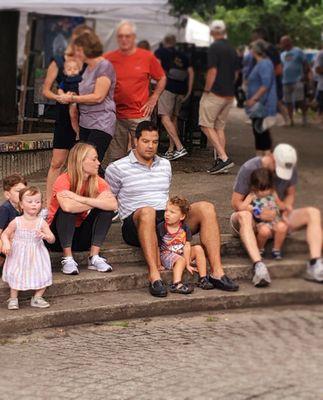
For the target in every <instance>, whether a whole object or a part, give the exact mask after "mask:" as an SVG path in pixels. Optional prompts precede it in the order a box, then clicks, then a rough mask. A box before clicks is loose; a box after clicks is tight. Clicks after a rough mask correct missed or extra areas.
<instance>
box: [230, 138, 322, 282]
mask: <svg viewBox="0 0 323 400" xmlns="http://www.w3.org/2000/svg"><path fill="white" fill-rule="evenodd" d="M296 162H297V154H296V150H295V149H294V148H293V147H292V146H290V145H288V144H279V145H278V146H276V148H275V150H274V152H273V153H272V154H270V155H266V156H264V157H255V158H252V159H251V160H248V161H247V162H245V163H244V164H243V165H242V166H241V168H240V170H239V172H238V175H237V177H236V181H235V183H234V187H233V194H232V200H231V202H232V207H233V209H234V210H235V212H234V213H233V214H232V215H231V218H230V223H231V227H232V229H233V231H234V233H235V234H237V235H239V236H240V237H241V240H242V242H243V244H244V246H245V247H246V250H247V252H248V254H249V256H250V258H251V260H252V262H253V265H254V270H255V274H254V277H253V283H254V284H255V286H267V285H268V284H269V283H270V276H269V273H268V271H267V268H266V265H265V264H264V262H263V261H262V258H261V255H260V252H259V249H258V245H257V239H256V235H255V230H254V229H255V224H254V220H253V216H252V212H251V210H250V209H249V207H250V206H245V205H244V204H243V201H244V199H245V198H246V196H247V195H248V194H249V193H250V191H251V190H250V176H251V174H252V172H253V171H255V170H256V169H259V168H267V169H269V170H271V171H273V172H275V179H274V183H275V189H276V192H277V194H278V196H279V198H280V199H281V200H282V201H283V202H284V204H285V210H284V211H283V214H284V217H285V219H286V221H287V222H288V227H289V231H295V230H298V229H302V228H306V229H307V235H306V237H307V243H308V246H309V252H310V260H309V262H308V264H307V277H308V279H311V280H314V281H318V282H323V262H322V259H321V253H322V248H321V247H322V229H321V213H320V211H319V210H318V209H316V208H314V207H305V208H299V209H294V202H295V193H296V183H297V170H296ZM261 219H262V220H264V221H268V222H270V221H272V220H273V219H274V213H273V211H271V210H263V211H262V213H261Z"/></svg>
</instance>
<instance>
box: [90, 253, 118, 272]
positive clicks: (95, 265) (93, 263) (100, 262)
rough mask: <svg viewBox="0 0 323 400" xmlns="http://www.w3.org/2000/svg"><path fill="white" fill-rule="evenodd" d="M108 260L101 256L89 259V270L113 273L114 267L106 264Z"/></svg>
mask: <svg viewBox="0 0 323 400" xmlns="http://www.w3.org/2000/svg"><path fill="white" fill-rule="evenodd" d="M106 261H107V260H106V259H105V258H103V257H100V256H99V255H95V256H92V257H89V258H88V269H91V270H94V271H98V272H111V271H112V269H113V268H112V267H111V265H110V264H108V263H107V262H106Z"/></svg>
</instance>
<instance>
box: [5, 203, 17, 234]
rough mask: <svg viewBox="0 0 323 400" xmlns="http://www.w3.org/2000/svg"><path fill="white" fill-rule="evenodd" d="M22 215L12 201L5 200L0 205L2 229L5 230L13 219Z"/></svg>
mask: <svg viewBox="0 0 323 400" xmlns="http://www.w3.org/2000/svg"><path fill="white" fill-rule="evenodd" d="M19 215H20V213H19V211H18V210H16V209H15V207H14V206H13V205H12V204H11V203H10V201H9V200H7V201H5V202H4V203H3V204H2V205H1V206H0V229H2V230H5V229H6V227H7V226H8V225H9V224H10V222H11V221H12V220H14V219H15V218H16V217H18V216H19Z"/></svg>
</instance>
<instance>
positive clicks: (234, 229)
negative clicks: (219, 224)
mask: <svg viewBox="0 0 323 400" xmlns="http://www.w3.org/2000/svg"><path fill="white" fill-rule="evenodd" d="M287 222H288V221H287ZM261 223H265V222H261ZM257 225H259V224H256V221H255V220H253V221H252V226H253V230H254V232H255V233H256V232H257ZM230 228H231V233H232V236H234V237H240V224H239V221H238V218H237V212H234V213H232V214H231V215H230ZM291 233H292V230H291V229H290V228H289V229H288V232H287V235H288V236H289V235H290V234H291Z"/></svg>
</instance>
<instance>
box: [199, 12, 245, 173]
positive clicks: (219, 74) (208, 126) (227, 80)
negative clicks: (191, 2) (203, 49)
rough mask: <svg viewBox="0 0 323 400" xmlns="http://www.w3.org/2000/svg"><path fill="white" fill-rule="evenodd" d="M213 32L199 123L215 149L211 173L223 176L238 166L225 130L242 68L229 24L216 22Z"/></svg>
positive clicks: (213, 24) (213, 23)
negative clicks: (228, 148) (229, 34)
mask: <svg viewBox="0 0 323 400" xmlns="http://www.w3.org/2000/svg"><path fill="white" fill-rule="evenodd" d="M210 29H211V36H212V37H213V39H214V42H213V43H212V44H211V46H210V48H209V52H208V71H207V75H206V82H205V88H204V93H203V96H202V98H201V102H200V118H199V124H200V126H201V129H202V131H203V132H204V133H205V135H206V136H207V138H208V139H209V141H210V142H211V143H212V145H213V147H214V155H215V157H214V158H215V162H214V165H213V166H212V167H211V168H210V169H209V170H208V172H209V173H210V174H219V173H223V172H227V171H228V170H229V169H230V168H232V167H233V166H234V163H233V162H232V160H231V158H229V157H228V155H227V153H226V151H225V134H224V128H225V123H226V120H227V117H228V114H229V111H230V109H231V107H232V104H233V99H234V82H235V79H236V76H237V71H238V69H239V66H238V56H237V53H236V51H235V49H234V48H233V47H232V46H231V45H230V44H229V42H228V40H227V34H226V26H225V23H224V22H223V21H221V20H216V21H213V22H212V24H211V27H210ZM217 156H218V158H216V157H217Z"/></svg>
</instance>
